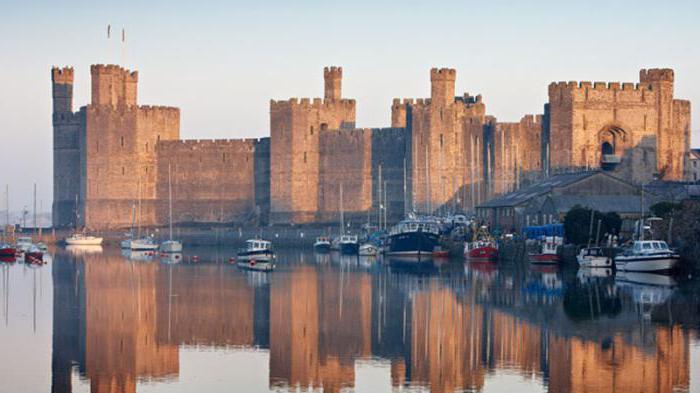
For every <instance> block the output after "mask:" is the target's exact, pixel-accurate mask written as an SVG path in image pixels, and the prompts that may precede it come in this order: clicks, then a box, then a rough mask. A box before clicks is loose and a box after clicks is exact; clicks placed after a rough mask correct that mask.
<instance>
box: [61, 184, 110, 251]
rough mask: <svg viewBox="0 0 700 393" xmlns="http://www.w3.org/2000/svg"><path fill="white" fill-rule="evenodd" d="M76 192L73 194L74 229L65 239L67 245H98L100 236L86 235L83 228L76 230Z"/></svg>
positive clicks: (100, 239) (100, 242) (100, 240)
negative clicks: (81, 230) (80, 230)
mask: <svg viewBox="0 0 700 393" xmlns="http://www.w3.org/2000/svg"><path fill="white" fill-rule="evenodd" d="M78 216H79V214H78V194H76V195H75V231H74V232H73V233H72V234H71V235H70V236H68V237H67V238H66V239H65V242H66V244H67V245H69V246H99V245H101V244H102V240H103V239H102V238H101V237H97V236H91V235H88V234H87V233H86V232H85V230H83V232H79V231H78V218H79V217H78Z"/></svg>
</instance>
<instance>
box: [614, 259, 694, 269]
mask: <svg viewBox="0 0 700 393" xmlns="http://www.w3.org/2000/svg"><path fill="white" fill-rule="evenodd" d="M679 261H680V258H679V257H677V256H675V255H672V256H652V257H633V258H619V257H618V258H616V259H615V268H616V269H617V270H620V271H628V272H664V271H669V270H673V269H674V268H675V267H676V266H677V265H678V262H679Z"/></svg>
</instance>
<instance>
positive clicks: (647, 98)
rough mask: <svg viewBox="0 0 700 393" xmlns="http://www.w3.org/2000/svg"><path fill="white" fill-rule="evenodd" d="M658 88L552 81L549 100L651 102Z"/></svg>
mask: <svg viewBox="0 0 700 393" xmlns="http://www.w3.org/2000/svg"><path fill="white" fill-rule="evenodd" d="M655 94H656V90H655V89H654V88H653V87H652V86H651V85H649V84H646V83H631V82H590V81H581V82H552V83H550V84H549V102H550V103H552V104H558V103H562V102H588V101H591V102H611V103H612V102H628V103H643V104H649V103H652V102H653V97H654V96H655Z"/></svg>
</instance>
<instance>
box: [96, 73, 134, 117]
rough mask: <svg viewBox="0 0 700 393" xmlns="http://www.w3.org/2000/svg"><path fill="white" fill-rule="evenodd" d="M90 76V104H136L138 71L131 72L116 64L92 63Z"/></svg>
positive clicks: (116, 105)
mask: <svg viewBox="0 0 700 393" xmlns="http://www.w3.org/2000/svg"><path fill="white" fill-rule="evenodd" d="M90 75H91V76H92V105H107V106H111V107H112V108H117V107H131V106H135V105H136V95H137V84H138V79H139V77H138V72H136V71H134V72H131V71H129V70H127V69H124V68H122V67H119V66H117V65H111V64H110V65H102V64H94V65H92V66H90Z"/></svg>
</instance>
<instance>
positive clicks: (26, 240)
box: [15, 236, 33, 252]
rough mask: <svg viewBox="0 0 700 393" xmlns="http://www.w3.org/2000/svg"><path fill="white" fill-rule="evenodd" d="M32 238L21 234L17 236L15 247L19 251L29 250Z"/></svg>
mask: <svg viewBox="0 0 700 393" xmlns="http://www.w3.org/2000/svg"><path fill="white" fill-rule="evenodd" d="M32 244H33V243H32V238H31V237H28V236H21V237H18V238H17V242H16V244H15V249H16V250H17V252H27V251H28V250H29V248H31V246H32Z"/></svg>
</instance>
